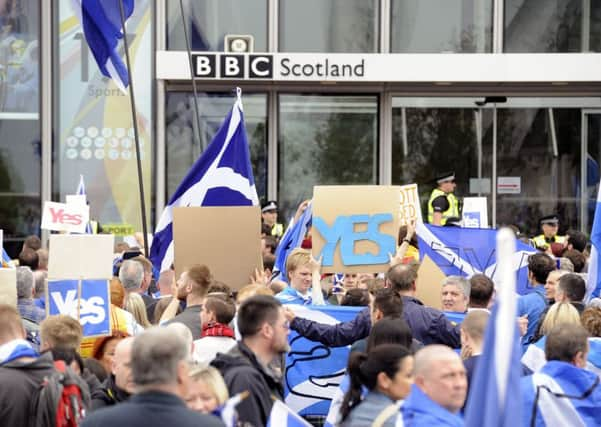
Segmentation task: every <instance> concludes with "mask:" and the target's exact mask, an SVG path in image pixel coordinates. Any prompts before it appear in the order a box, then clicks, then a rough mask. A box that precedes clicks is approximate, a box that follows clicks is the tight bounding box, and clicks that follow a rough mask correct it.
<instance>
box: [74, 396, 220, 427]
mask: <svg viewBox="0 0 601 427" xmlns="http://www.w3.org/2000/svg"><path fill="white" fill-rule="evenodd" d="M106 426H128V427H155V426H156V427H165V426H177V427H199V426H203V427H223V423H222V422H221V420H220V419H219V418H217V417H214V416H212V415H203V414H201V413H198V412H194V411H192V410H190V409H188V408H187V407H186V404H185V403H184V401H183V400H182V399H180V398H179V397H177V396H176V395H174V394H171V393H165V392H160V391H147V392H143V393H140V394H136V395H133V396H132V397H131V398H130V399H129V400H127V401H126V402H123V403H120V404H119V405H114V406H111V407H109V408H104V409H100V410H98V411H96V412H93V413H92V414H90V415H88V416H87V417H86V418H85V419H84V421H83V423H82V427H106Z"/></svg>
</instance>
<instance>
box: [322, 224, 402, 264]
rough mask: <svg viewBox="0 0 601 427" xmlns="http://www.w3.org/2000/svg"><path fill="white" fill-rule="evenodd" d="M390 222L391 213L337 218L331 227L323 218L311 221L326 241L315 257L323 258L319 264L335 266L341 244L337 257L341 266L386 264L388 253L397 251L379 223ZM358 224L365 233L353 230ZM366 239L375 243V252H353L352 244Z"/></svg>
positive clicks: (393, 239)
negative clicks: (337, 247) (335, 254)
mask: <svg viewBox="0 0 601 427" xmlns="http://www.w3.org/2000/svg"><path fill="white" fill-rule="evenodd" d="M390 221H392V214H391V213H379V214H374V215H350V216H339V217H337V218H336V220H335V221H334V224H332V226H331V227H330V226H329V225H328V224H327V223H326V222H325V221H324V220H323V219H322V218H320V217H315V218H313V226H314V227H315V228H317V231H319V233H320V234H321V235H322V236H323V238H324V240H325V241H326V243H325V245H324V246H323V248H322V250H321V253H320V254H319V256H318V258H319V257H321V256H323V260H322V262H321V265H323V266H325V267H327V266H331V265H334V253H335V252H336V246H337V245H338V242H340V257H341V258H342V263H343V264H344V265H369V264H385V263H387V262H388V261H389V257H388V254H394V253H395V252H396V240H395V238H394V237H392V236H389V235H387V234H383V233H381V232H380V224H384V223H387V222H390ZM357 224H367V230H365V231H355V226H356V225H357ZM360 240H369V241H371V242H373V243H375V244H376V245H377V246H378V248H379V250H378V253H376V254H373V253H371V252H366V253H361V254H357V253H355V242H358V241H360Z"/></svg>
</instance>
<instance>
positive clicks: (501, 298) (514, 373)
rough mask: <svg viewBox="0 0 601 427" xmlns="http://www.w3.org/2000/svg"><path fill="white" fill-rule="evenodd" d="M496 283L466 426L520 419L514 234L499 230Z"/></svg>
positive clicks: (504, 426)
mask: <svg viewBox="0 0 601 427" xmlns="http://www.w3.org/2000/svg"><path fill="white" fill-rule="evenodd" d="M497 252H498V254H499V275H500V277H499V279H500V280H499V286H498V287H497V303H496V304H495V306H494V307H493V310H492V314H491V316H490V318H489V320H488V326H487V328H486V332H485V335H484V351H483V353H482V356H480V360H479V362H478V364H477V366H476V371H475V373H474V380H473V382H472V384H471V386H470V393H469V398H468V401H467V408H466V412H465V425H466V427H476V426H477V427H515V426H519V425H521V422H522V415H521V413H522V399H521V388H520V376H521V370H520V369H519V367H520V357H521V354H522V350H521V345H520V336H519V333H518V326H517V320H516V319H517V294H516V292H515V274H514V270H513V255H514V253H515V236H514V235H513V232H512V231H511V230H509V229H501V230H500V231H499V233H498V236H497Z"/></svg>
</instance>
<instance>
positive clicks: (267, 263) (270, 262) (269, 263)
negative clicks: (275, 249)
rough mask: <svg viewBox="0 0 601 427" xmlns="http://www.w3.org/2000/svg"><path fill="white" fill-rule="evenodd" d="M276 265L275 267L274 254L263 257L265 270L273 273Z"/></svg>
mask: <svg viewBox="0 0 601 427" xmlns="http://www.w3.org/2000/svg"><path fill="white" fill-rule="evenodd" d="M274 265H275V255H273V254H265V255H263V268H268V269H269V271H273V266H274Z"/></svg>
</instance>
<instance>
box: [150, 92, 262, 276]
mask: <svg viewBox="0 0 601 427" xmlns="http://www.w3.org/2000/svg"><path fill="white" fill-rule="evenodd" d="M237 93H238V95H237V99H236V102H235V103H234V106H233V108H232V110H231V111H230V112H229V114H228V115H227V117H226V118H225V120H224V121H223V123H222V125H221V127H220V128H219V131H218V132H217V134H216V135H215V137H214V138H213V140H212V141H211V143H210V144H209V146H208V147H207V149H206V150H205V151H204V152H203V153H202V155H201V156H200V157H199V158H198V160H196V162H195V163H194V165H192V168H191V169H190V170H189V171H188V174H187V175H186V177H185V178H184V180H183V181H182V182H181V183H180V185H179V187H178V188H177V190H175V193H174V194H173V196H171V199H170V200H169V203H168V205H167V206H166V207H165V209H164V210H163V213H162V215H161V219H160V220H159V223H158V225H157V227H156V230H155V234H154V238H153V240H152V246H151V247H150V259H151V261H152V263H153V265H154V266H155V267H156V268H157V269H158V270H159V271H160V272H163V271H165V270H168V269H169V268H170V266H171V264H172V263H173V253H174V252H173V251H174V248H173V213H172V211H173V208H174V207H182V206H256V205H258V204H259V198H258V197H257V190H256V188H255V179H254V178H253V173H252V166H251V164H250V152H249V149H248V141H247V139H246V129H245V127H244V114H243V111H242V98H241V90H240V89H238V91H237Z"/></svg>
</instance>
